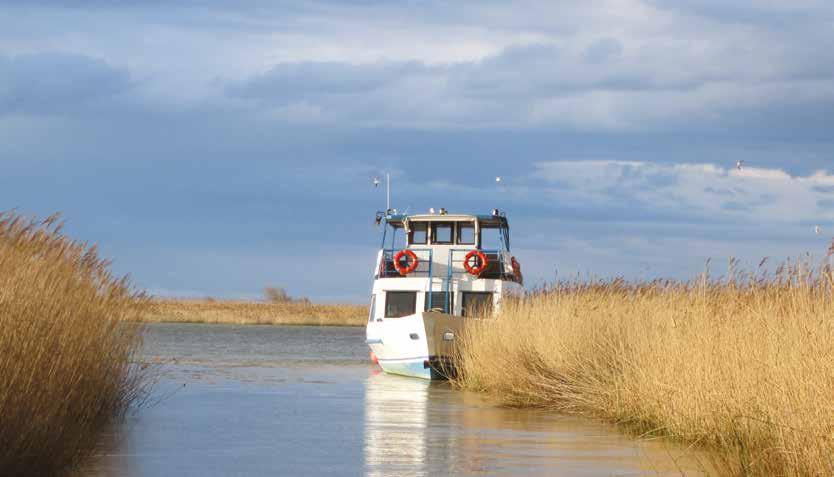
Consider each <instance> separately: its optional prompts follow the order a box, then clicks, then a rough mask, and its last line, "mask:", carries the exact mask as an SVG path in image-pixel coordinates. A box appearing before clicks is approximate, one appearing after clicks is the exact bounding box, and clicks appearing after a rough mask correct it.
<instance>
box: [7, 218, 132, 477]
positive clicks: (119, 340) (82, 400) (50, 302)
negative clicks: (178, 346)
mask: <svg viewBox="0 0 834 477" xmlns="http://www.w3.org/2000/svg"><path fill="white" fill-rule="evenodd" d="M145 302H146V300H145V298H144V297H143V295H142V294H140V293H136V292H134V291H132V290H131V288H130V286H129V284H128V282H127V280H126V279H124V278H117V277H114V276H113V275H111V274H110V272H109V271H108V263H107V262H106V261H103V260H101V259H100V258H98V256H97V253H96V250H95V248H90V247H87V246H86V245H85V244H82V243H78V242H74V241H72V240H71V239H69V238H67V237H65V236H63V235H62V234H61V231H60V225H58V224H57V223H56V217H50V218H49V219H47V220H46V221H43V222H33V221H30V220H25V219H23V218H21V217H20V216H18V215H16V214H14V213H2V214H0V423H2V424H0V475H4V476H5V475H9V476H12V475H38V476H41V475H46V476H48V475H56V474H62V473H65V472H67V471H70V470H71V469H72V468H73V467H75V466H76V464H78V463H79V462H80V460H81V459H82V458H83V457H84V456H85V455H87V454H89V453H90V452H91V451H92V450H93V448H94V447H95V443H96V439H97V437H98V435H99V434H100V431H102V430H103V429H105V428H106V427H108V426H109V425H111V424H113V423H114V422H115V420H117V419H119V418H120V417H121V416H123V415H124V412H125V411H126V410H127V409H128V407H129V406H130V405H131V404H132V403H135V402H136V400H137V399H141V398H142V396H143V386H144V384H143V383H144V380H143V372H142V370H141V369H136V368H135V367H134V365H132V364H131V360H132V358H133V356H134V353H135V352H136V351H137V349H138V347H139V346H140V344H141V343H140V342H141V329H140V327H138V326H136V325H131V324H127V323H125V320H129V319H132V318H133V317H134V316H135V315H138V314H140V313H142V311H143V307H144V306H145Z"/></svg>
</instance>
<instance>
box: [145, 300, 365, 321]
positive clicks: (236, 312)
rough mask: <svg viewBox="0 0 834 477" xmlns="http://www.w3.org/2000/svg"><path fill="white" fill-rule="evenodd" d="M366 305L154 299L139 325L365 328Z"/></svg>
mask: <svg viewBox="0 0 834 477" xmlns="http://www.w3.org/2000/svg"><path fill="white" fill-rule="evenodd" d="M367 313H368V310H367V307H366V306H365V305H346V304H335V305H324V304H312V303H291V302H288V303H269V302H254V301H242V300H213V299H202V300H182V299H180V300H176V299H156V300H153V301H152V302H151V304H150V306H149V309H148V311H147V312H146V313H144V314H142V315H141V316H140V317H139V318H138V319H137V321H138V322H140V323H200V324H228V325H291V326H305V325H306V326H365V324H366V323H367V321H368V320H367Z"/></svg>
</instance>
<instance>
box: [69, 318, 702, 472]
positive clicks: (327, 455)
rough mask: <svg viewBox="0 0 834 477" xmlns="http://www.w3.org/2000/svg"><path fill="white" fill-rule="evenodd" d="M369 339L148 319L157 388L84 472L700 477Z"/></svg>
mask: <svg viewBox="0 0 834 477" xmlns="http://www.w3.org/2000/svg"><path fill="white" fill-rule="evenodd" d="M364 340H365V330H364V329H363V328H351V327H307V326H231V325H229V326H227V325H199V324H155V325H150V326H149V327H148V331H147V334H146V337H145V344H144V348H143V350H144V351H143V360H144V361H147V362H152V363H162V364H159V365H158V374H159V378H158V382H157V383H156V385H155V386H154V388H153V389H154V390H153V396H152V399H151V400H150V402H149V403H148V404H147V405H145V406H144V407H142V408H140V409H139V410H138V411H136V412H135V413H133V414H131V415H130V416H129V417H128V419H127V421H126V422H125V423H124V424H123V425H122V426H121V427H120V429H119V431H118V432H116V433H114V434H112V435H109V436H108V437H107V439H105V441H104V442H102V444H101V448H100V449H99V451H98V455H97V456H96V457H94V458H93V459H92V460H91V461H90V463H89V464H88V465H87V466H86V468H85V469H83V474H84V475H97V476H109V475H118V476H136V477H151V476H169V475H177V476H214V475H218V476H220V475H223V476H250V475H251V476H260V475H270V476H271V475H299V476H319V475H339V476H341V475H371V476H383V475H393V476H410V475H414V476H423V475H425V476H434V475H565V476H573V475H575V476H583V475H587V476H626V475H681V474H686V475H701V474H702V472H701V470H700V469H702V467H701V464H700V463H699V460H701V459H699V458H698V456H697V455H695V454H693V453H691V452H687V451H685V450H683V449H679V448H677V447H675V446H673V445H671V444H669V443H663V442H657V441H646V440H639V439H635V438H633V437H630V436H627V435H624V434H622V433H620V432H618V431H617V430H616V429H615V428H613V427H612V426H609V425H606V424H602V423H597V422H593V421H589V420H586V419H581V418H575V417H569V416H562V415H558V414H553V413H547V412H543V411H536V410H517V409H505V408H501V407H498V406H495V405H494V404H492V403H490V402H489V401H488V400H486V399H485V398H484V397H483V396H481V395H478V394H474V393H469V392H463V391H458V390H454V389H452V388H451V387H450V386H449V385H448V384H446V383H429V382H424V381H421V380H416V379H411V378H401V377H397V376H389V375H385V374H381V373H380V372H379V370H378V369H377V368H376V366H374V365H372V364H370V363H369V361H368V352H367V347H366V346H365V343H364Z"/></svg>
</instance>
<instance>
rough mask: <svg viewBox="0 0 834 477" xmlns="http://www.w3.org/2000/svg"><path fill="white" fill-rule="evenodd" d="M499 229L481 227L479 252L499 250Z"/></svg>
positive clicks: (500, 247)
mask: <svg viewBox="0 0 834 477" xmlns="http://www.w3.org/2000/svg"><path fill="white" fill-rule="evenodd" d="M501 241H502V240H501V229H499V228H498V227H481V250H501V249H502V248H503V246H502V245H501Z"/></svg>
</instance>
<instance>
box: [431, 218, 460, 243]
mask: <svg viewBox="0 0 834 477" xmlns="http://www.w3.org/2000/svg"><path fill="white" fill-rule="evenodd" d="M452 225H453V224H452V222H435V223H433V224H432V226H431V243H433V244H439V245H451V244H453V243H454V242H455V237H454V230H455V228H454V227H453V226H452Z"/></svg>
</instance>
